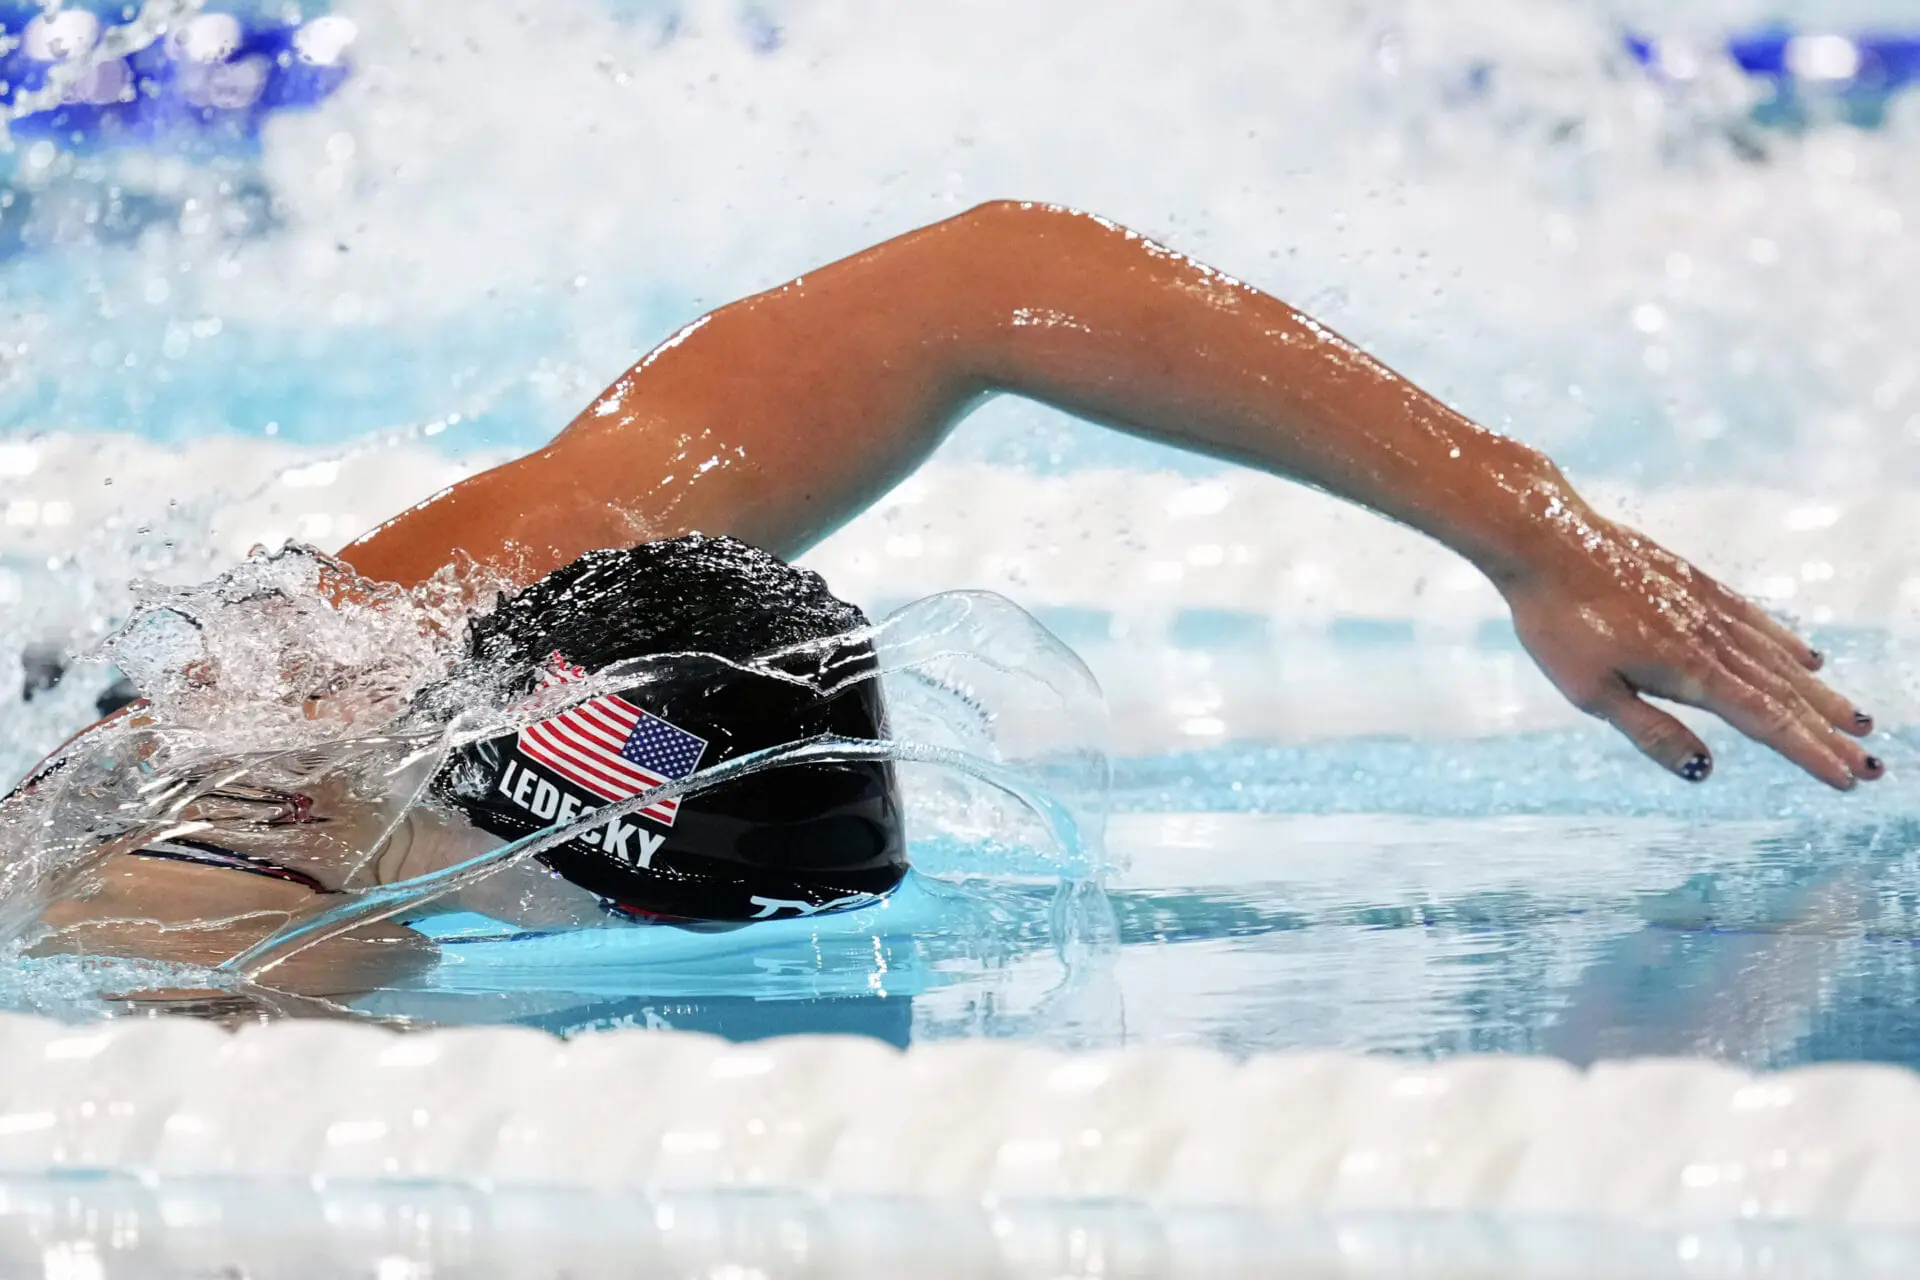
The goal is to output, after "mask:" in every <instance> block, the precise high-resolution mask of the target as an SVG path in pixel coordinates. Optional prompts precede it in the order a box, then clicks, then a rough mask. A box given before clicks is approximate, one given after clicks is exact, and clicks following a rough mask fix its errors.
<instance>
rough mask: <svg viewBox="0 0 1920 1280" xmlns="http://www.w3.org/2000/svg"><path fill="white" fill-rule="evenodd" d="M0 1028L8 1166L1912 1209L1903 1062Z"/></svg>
mask: <svg viewBox="0 0 1920 1280" xmlns="http://www.w3.org/2000/svg"><path fill="white" fill-rule="evenodd" d="M0 1049H3V1050H4V1052H0V1082H4V1093H5V1096H6V1099H7V1101H6V1107H5V1111H4V1114H0V1173H10V1174H35V1173H46V1172H51V1171H65V1172H120V1173H129V1174H136V1175H140V1176H143V1177H158V1178H170V1179H191V1178H208V1177H233V1176H243V1177H253V1178H275V1179H307V1178H314V1177H322V1178H326V1179H328V1180H344V1181H355V1180H373V1181H380V1180H391V1181H415V1182H420V1181H424V1182H458V1183H465V1184H480V1185H485V1186H492V1187H500V1188H511V1187H528V1186H564V1187H596V1188H643V1189H647V1190H651V1191H656V1192H676V1191H694V1190H712V1189H723V1188H725V1189H758V1190H791V1191H806V1192H809V1193H813V1194H819V1193H823V1192H825V1193H836V1194H858V1193H875V1194H884V1195H893V1196H901V1195H904V1196H931V1197H941V1198H951V1199H961V1200H971V1201H975V1202H978V1201H982V1200H994V1201H1019V1200H1039V1201H1048V1200H1064V1201H1079V1200H1089V1199H1094V1200H1111V1199H1121V1200H1127V1201H1135V1202H1142V1203H1148V1204H1153V1205H1158V1206H1162V1207H1179V1206H1222V1205H1225V1206H1254V1207H1260V1208H1263V1209H1268V1210H1319V1211H1349V1210H1368V1211H1381V1210H1436V1209H1444V1210H1465V1211H1475V1212H1488V1213H1495V1214H1503V1215H1551V1214H1568V1213H1577V1214H1585V1215H1594V1214H1598V1215H1601V1216H1604V1217H1609V1218H1614V1219H1620V1220H1630V1221H1636V1222H1649V1221H1653V1222H1701V1223H1712V1222H1723V1221H1735V1220H1739V1221H1750V1220H1755V1219H1762V1220H1816V1221H1832V1222H1849V1223H1898V1224H1909V1225H1910V1224H1915V1223H1920V1159H1917V1158H1916V1156H1915V1154H1914V1153H1915V1151H1916V1150H1920V1077H1916V1076H1915V1075H1914V1074H1913V1073H1911V1072H1908V1071H1904V1070H1898V1069H1893V1068H1887V1067H1878V1066H1822V1067H1810V1068H1803V1069H1800V1070H1795V1071H1788V1072H1780V1073H1760V1074H1755V1073H1750V1072H1745V1071H1741V1070H1737V1069H1735V1068H1732V1067H1728V1066H1724V1065H1719V1064H1715V1063H1711V1062H1706V1061H1699V1060H1682V1059H1645V1060H1636V1061H1624V1062H1605V1063H1601V1064H1599V1065H1598V1066H1596V1067H1594V1068H1592V1069H1591V1070H1588V1071H1585V1072H1582V1071H1577V1070H1575V1069H1574V1068H1572V1067H1569V1066H1567V1065H1566V1064H1564V1063H1562V1062H1559V1061H1556V1060H1553V1059H1546V1058H1530V1057H1524V1056H1499V1057H1475V1056H1465V1057H1457V1058H1450V1059H1445V1060H1442V1061H1439V1062H1426V1061H1418V1060H1405V1059H1396V1058H1386V1057H1361V1056H1355V1055H1342V1054H1332V1053H1313V1054H1303V1053H1296V1054H1281V1055H1272V1056H1265V1057H1256V1058H1252V1059H1248V1060H1245V1061H1238V1060H1234V1059H1231V1058H1227V1057H1225V1056H1223V1055H1220V1054H1217V1053H1213V1052H1211V1051H1204V1050H1198V1049H1144V1048H1143V1049H1128V1050H1119V1051H1109V1052H1103V1053H1078V1054H1074V1053H1061V1052H1055V1051H1051V1050H1046V1049H1041V1048H1037V1047H1033V1046H1029V1045H1019V1044H1010V1043H1003V1042H991V1041H974V1042H960V1043H950V1044H935V1045H927V1046H918V1047H915V1048H913V1049H911V1050H908V1051H907V1052H905V1053H901V1052H898V1051H896V1050H894V1049H891V1048H889V1047H887V1046H885V1045H882V1044H880V1043H879V1042H877V1041H872V1040H867V1039H862V1038H858V1037H834V1036H822V1037H798V1038H792V1039H784V1040H776V1041H766V1042H760V1043H755V1044H746V1045H742V1044H732V1043H729V1042H727V1041H724V1040H720V1039H717V1038H714V1037H710V1036H702V1035H694V1034H690V1033H684V1032H641V1031H615V1032H603V1033H598V1034H592V1035H585V1036H581V1037H579V1038H577V1039H575V1040H573V1041H570V1042H566V1041H560V1040H556V1039H553V1038H551V1037H549V1036H546V1035H545V1034H543V1033H539V1032H533V1031H526V1030H520V1029H499V1028H489V1029H466V1030H450V1031H430V1032H419V1033H414V1034H410V1035H406V1036H400V1035H396V1034H393V1033H390V1032H386V1031H382V1030H376V1029H373V1028H370V1027H367V1026H361V1025H353V1024H341V1023H304V1022H280V1023H274V1024H269V1025H254V1026H249V1027H247V1028H245V1029H244V1030H242V1031H240V1032H238V1033H235V1034H229V1033H226V1032H223V1031H220V1030H218V1029H216V1028H214V1027H212V1026H210V1025H208V1024H206V1023H202V1022H195V1021H191V1020H186V1019H155V1020H146V1019H139V1020H127V1021H119V1022H112V1023H108V1024H106V1025H104V1026H96V1027H88V1028H74V1027H69V1026H63V1025H61V1024H58V1023H54V1022H50V1021H46V1020H43V1019H37V1018H32V1017H28V1016H25V1015H15V1014H8V1015H3V1016H0ZM529 1081H537V1085H536V1087H528V1082H529ZM295 1098H297V1099H299V1104H298V1105H288V1103H287V1100H288V1099H295ZM903 1117H912V1118H913V1120H914V1122H913V1123H911V1124H903V1123H902V1122H901V1121H902V1118H903Z"/></svg>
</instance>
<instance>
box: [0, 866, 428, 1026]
mask: <svg viewBox="0 0 1920 1280" xmlns="http://www.w3.org/2000/svg"><path fill="white" fill-rule="evenodd" d="M315 900H316V899H315V897H314V895H313V894H312V893H311V892H310V891H309V890H307V889H304V888H301V887H300V886H299V885H295V884H288V883H286V882H285V881H280V880H272V879H268V878H266V877H264V876H253V875H245V874H242V873H240V872H236V871H231V870H223V869H220V868H216V867H203V866H195V865H192V864H190V863H181V862H169V861H163V860H160V859H155V858H141V857H135V856H133V855H130V854H124V853H121V854H112V855H110V856H108V857H107V858H105V859H104V860H103V861H102V863H101V866H100V867H99V869H98V871H97V873H96V875H95V876H94V877H93V883H92V884H90V885H89V886H88V889H87V891H86V892H85V893H83V894H80V895H77V896H70V897H63V898H60V899H59V900H57V901H55V902H53V903H51V904H49V905H48V907H47V909H46V910H45V911H44V912H42V914H41V920H42V922H43V923H44V924H46V925H47V927H48V928H47V932H46V934H45V935H43V936H42V937H41V938H40V939H39V940H38V941H37V942H36V943H35V944H34V946H33V948H32V949H31V951H30V952H29V954H32V955H54V954H78V955H90V956H102V955H106V956H127V957H130V958H133V959H139V960H162V961H171V962H174V963H178V964H195V965H203V966H206V967H208V968H212V967H214V966H216V965H219V964H222V963H224V962H225V961H227V960H229V959H231V958H232V957H234V956H237V955H239V954H240V953H241V952H243V951H245V950H247V948H249V947H251V946H253V945H254V944H255V943H257V942H261V941H263V940H264V939H266V938H267V937H269V936H270V935H271V934H273V932H274V931H275V930H277V929H279V928H280V927H281V926H282V925H284V924H286V922H287V921H288V920H289V919H290V918H291V917H293V916H294V915H296V914H298V913H299V912H302V911H304V910H306V909H308V908H309V907H310V906H311V905H312V904H313V902H314V901H315ZM434 954H435V953H434V948H433V944H432V943H431V942H429V941H428V940H427V939H426V938H424V937H422V936H421V935H420V934H417V933H415V932H414V931H413V930H411V929H407V928H404V927H402V926H400V925H396V924H391V923H386V922H381V923H376V924H369V925H363V926H361V927H360V928H357V929H354V930H352V931H350V932H348V933H345V934H342V935H340V936H338V937H335V938H330V939H328V940H327V941H325V942H322V943H319V944H317V945H315V946H312V947H309V948H307V949H306V950H305V951H301V952H297V953H295V954H294V955H293V956H291V957H290V958H288V959H287V961H286V962H285V963H283V964H280V965H278V966H276V967H275V968H274V969H272V970H271V971H269V973H268V974H267V976H266V978H265V981H266V982H267V983H268V984H270V985H271V987H272V988H273V989H275V990H279V991H285V992H290V993H293V994H297V995H304V996H318V997H346V996H352V995H358V994H361V993H364V992H368V991H374V990H377V989H378V988H380V987H382V986H387V985H390V984H392V983H393V982H396V981H399V980H400V979H402V978H404V977H407V976H410V975H412V974H415V973H418V972H419V971H420V970H422V969H424V968H425V967H427V966H428V965H430V964H432V963H433V959H434ZM194 994H207V993H205V992H199V993H195V992H185V991H177V990H176V991H164V992H163V991H149V992H142V993H138V995H139V997H140V998H145V999H162V998H166V999H181V998H184V997H187V996H190V995H194Z"/></svg>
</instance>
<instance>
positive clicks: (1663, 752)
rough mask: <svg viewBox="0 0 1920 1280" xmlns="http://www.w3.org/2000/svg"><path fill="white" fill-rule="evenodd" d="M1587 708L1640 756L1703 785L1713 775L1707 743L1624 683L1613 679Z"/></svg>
mask: <svg viewBox="0 0 1920 1280" xmlns="http://www.w3.org/2000/svg"><path fill="white" fill-rule="evenodd" d="M1587 709H1588V711H1589V712H1591V713H1592V714H1593V715H1595V716H1598V717H1599V718H1600V719H1602V720H1605V721H1606V722H1607V723H1608V724H1610V725H1612V726H1613V727H1614V728H1616V729H1618V730H1619V731H1620V732H1621V733H1623V734H1625V735H1626V736H1627V739H1628V741H1630V742H1632V743H1633V745H1634V746H1636V747H1638V748H1640V754H1642V755H1644V756H1646V757H1647V758H1648V759H1649V760H1652V761H1653V762H1654V763H1655V764H1658V765H1661V766H1663V767H1664V768H1666V769H1667V770H1669V771H1670V772H1673V773H1676V774H1679V775H1680V776H1681V777H1682V778H1685V779H1686V780H1687V781H1688V782H1703V781H1705V780H1706V777H1707V775H1708V774H1710V773H1712V772H1713V755H1712V753H1710V752H1709V751H1708V750H1707V744H1706V743H1704V742H1702V741H1700V739H1699V737H1698V736H1696V735H1695V734H1694V732H1693V730H1691V729H1689V728H1687V726H1686V725H1684V724H1681V723H1680V721H1679V720H1677V719H1675V718H1674V717H1673V716H1671V715H1668V714H1667V713H1666V712H1664V711H1662V710H1660V708H1658V707H1656V706H1654V705H1653V704H1651V703H1649V702H1647V701H1645V700H1644V699H1642V698H1641V697H1640V695H1639V694H1637V693H1635V692H1634V691H1633V689H1632V688H1631V687H1629V686H1628V684H1627V682H1626V681H1624V680H1615V681H1614V684H1613V687H1612V688H1610V689H1609V690H1608V691H1607V693H1606V694H1605V695H1604V696H1602V697H1601V698H1599V699H1598V700H1596V701H1595V702H1593V703H1592V704H1591V705H1589V707H1588V708H1587Z"/></svg>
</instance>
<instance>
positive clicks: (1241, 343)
mask: <svg viewBox="0 0 1920 1280" xmlns="http://www.w3.org/2000/svg"><path fill="white" fill-rule="evenodd" d="M971 216H973V217H974V218H975V219H976V220H977V221H978V223H979V226H978V228H977V230H976V232H975V234H976V235H978V236H980V237H981V239H982V241H983V244H982V246H981V247H980V248H979V249H978V250H976V253H977V255H978V258H979V261H980V263H981V270H980V271H978V272H976V273H974V274H973V276H972V278H973V280H974V281H975V282H976V283H975V284H974V286H973V288H974V298H973V301H974V302H975V303H976V304H977V305H979V306H980V307H981V309H982V313H983V314H982V315H981V317H980V319H979V323H981V324H982V325H983V326H984V330H985V333H986V335H987V336H986V337H985V338H984V339H983V340H982V341H981V342H980V350H981V351H982V353H983V354H984V356H985V358H984V360H983V361H982V364H981V367H980V369H979V375H980V376H981V377H982V378H983V379H984V380H985V381H986V382H987V383H988V384H989V385H990V386H991V387H993V388H994V389H1004V390H1007V391H1012V392H1017V393H1019V394H1022V395H1026V396H1031V397H1033V398H1035V399H1038V400H1043V401H1046V402H1048V403H1051V404H1055V405H1058V406H1060V407H1062V408H1065V409H1068V410H1070V411H1072V412H1074V413H1076V414H1079V415H1081V416H1083V417H1087V418H1092V419H1094V420H1096V421H1102V422H1105V423H1108V424H1109V425H1112V426H1115V427H1118V428H1120V429H1122V430H1126V431H1129V432H1132V433H1135V434H1139V435H1143V436H1147V437H1150V438H1153V439H1156V440H1162V441H1166V442H1168V443H1171V444H1176V445H1180V446H1182V447H1185V448H1189V449H1195V450H1198V451H1201V452H1205V453H1209V454H1213V455H1216V456H1220V457H1224V458H1228V459H1231V460H1233V461H1236V462H1241V463H1245V464H1248V465H1251V466H1255V467H1259V468H1261V469H1263V470H1267V471H1272V472H1276V473H1279V474H1282V475H1286V476H1290V477H1292V478H1294V479H1297V480H1302V481H1305V482H1307V483H1309V484H1313V485H1315V486H1317V487H1320V488H1322V489H1326V490H1328V491H1330V492H1333V493H1335V494H1338V495H1340V496H1342V497H1345V498H1349V499H1352V500H1354V501H1356V502H1359V503H1362V504H1364V505H1366V506H1368V507H1371V508H1373V509H1374V510H1376V511H1379V512H1382V513H1383V514H1386V515H1388V516H1391V517H1393V518H1395V519H1398V520H1401V521H1403V522H1405V523H1407V524H1409V525H1412V526H1414V527H1415V528H1418V529H1420V530H1422V531H1423V532H1425V533H1428V534H1430V535H1432V536H1434V537H1435V538H1438V539H1439V540H1440V541H1442V542H1444V543H1446V544H1447V545H1449V546H1451V547H1453V548H1454V549H1455V550H1457V551H1459V552H1461V553H1462V554H1464V555H1466V556H1467V557H1468V558H1469V559H1471V560H1473V561H1474V562H1475V563H1476V564H1478V565H1480V566H1481V567H1482V568H1483V569H1485V570H1486V571H1487V572H1489V573H1490V574H1491V575H1493V576H1494V577H1495V578H1496V579H1504V578H1506V577H1508V576H1510V575H1511V574H1512V573H1513V572H1514V571H1516V570H1517V569H1518V568H1519V567H1520V566H1521V564H1522V562H1523V561H1524V559H1525V556H1526V549H1527V548H1528V546H1529V544H1530V542H1531V541H1533V540H1536V539H1537V538H1538V533H1539V527H1540V525H1539V520H1540V517H1541V516H1543V515H1546V514H1549V513H1550V512H1551V511H1552V510H1553V509H1554V504H1556V503H1561V504H1564V503H1576V504H1577V503H1578V499H1577V498H1576V497H1574V496H1573V495H1572V494H1571V492H1570V491H1569V489H1568V488H1567V486H1566V484H1565V482H1564V480H1563V479H1562V478H1561V476H1560V474H1559V472H1558V470H1557V469H1556V468H1555V467H1554V466H1553V464H1552V463H1551V462H1550V461H1549V460H1548V459H1546V458H1545V457H1544V456H1542V455H1541V454H1539V453H1538V452H1536V451H1535V450H1533V449H1530V448H1528V447H1527V446H1525V445H1522V444H1520V443H1519V442H1517V441H1514V440H1511V439H1508V438H1507V437H1504V436H1501V435H1497V434H1495V433H1493V432H1490V431H1487V430H1486V429H1484V428H1482V427H1480V426H1477V425H1476V424H1474V423H1473V422H1472V421H1470V420H1468V419H1467V418H1465V417H1463V416H1462V415H1460V414H1459V413H1457V412H1455V411H1453V410H1452V409H1450V408H1448V407H1447V406H1446V405H1444V404H1442V403H1441V402H1440V401H1439V400H1437V399H1435V398H1434V397H1433V396H1431V395H1428V394H1427V393H1426V392H1424V391H1422V390H1420V389H1419V388H1418V387H1416V386H1414V385H1413V384H1412V383H1410V382H1408V381H1407V380H1406V379H1404V378H1402V377H1400V376H1399V375H1398V374H1396V373H1394V372H1393V371H1392V370H1391V369H1388V368H1387V367H1386V366H1385V365H1383V364H1381V363H1380V362H1379V361H1377V360H1375V359H1373V358H1372V357H1371V356H1369V355H1367V354H1366V353H1365V352H1363V351H1360V350H1358V349H1357V348H1355V347H1354V346H1353V345H1352V344H1350V343H1348V342H1347V341H1346V340H1344V339H1343V338H1341V337H1340V336H1339V335H1338V334H1335V333H1333V332H1332V331H1331V330H1329V329H1327V328H1326V327H1325V326H1323V325H1320V324H1319V323H1317V322H1316V321H1314V320H1312V319H1311V318H1309V317H1307V316H1304V315H1302V314H1301V313H1299V312H1298V311H1295V310H1294V309H1293V308H1292V307H1290V306H1288V305H1287V304H1286V303H1284V302H1282V301H1280V300H1279V299H1277V298H1274V297H1272V296H1270V295H1268V294H1264V293H1262V292H1260V291H1259V290H1257V289H1254V288H1252V287H1250V286H1248V285H1246V284H1243V283H1241V282H1239V281H1237V280H1234V279H1232V278H1231V277H1228V276H1224V275H1222V274H1220V273H1218V272H1216V271H1213V270H1210V269H1209V268H1207V267H1205V266H1202V265H1200V264H1198V263H1196V262H1193V261H1192V260H1190V259H1187V258H1185V257H1182V256H1180V255H1178V254H1175V253H1172V252H1170V251H1168V250H1166V249H1163V248H1161V247H1159V246H1157V245H1154V244H1152V243H1151V242H1149V241H1146V240H1143V239H1142V238H1140V237H1139V236H1137V235H1135V234H1133V233H1131V232H1128V231H1125V230H1123V229H1121V228H1118V227H1115V226H1113V225H1111V224H1109V223H1106V222H1104V221H1102V220H1099V219H1096V218H1090V217H1086V216H1084V215H1080V214H1074V213H1069V212H1066V211H1064V210H1053V209H1045V208H1040V207H1035V206H1018V205H1016V206H988V207H986V208H984V209H982V210H979V211H976V212H975V214H974V215H971Z"/></svg>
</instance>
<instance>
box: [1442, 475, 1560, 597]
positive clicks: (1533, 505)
mask: <svg viewBox="0 0 1920 1280" xmlns="http://www.w3.org/2000/svg"><path fill="white" fill-rule="evenodd" d="M1486 474H1487V477H1488V484H1487V487H1486V491H1485V492H1483V493H1481V494H1479V495H1476V500H1475V501H1474V502H1473V503H1472V504H1471V517H1470V519H1469V521H1467V522H1466V527H1465V528H1463V529H1462V530H1460V531H1459V532H1460V536H1459V537H1458V538H1456V539H1443V540H1444V541H1446V542H1447V543H1448V545H1450V546H1452V547H1453V549H1454V550H1455V551H1458V552H1459V553H1460V554H1461V555H1463V556H1465V557H1466V558H1467V559H1468V560H1469V561H1471V562H1472V563H1473V565H1474V567H1475V568H1477V569H1479V570H1480V572H1481V573H1483V574H1485V575H1486V576H1487V578H1488V579H1489V580H1490V581H1491V582H1492V583H1493V585H1494V586H1495V587H1497V588H1499V589H1500V590H1501V591H1502V592H1506V591H1509V590H1512V589H1514V588H1515V587H1518V586H1520V585H1523V584H1524V583H1526V582H1529V581H1532V580H1534V579H1535V578H1537V577H1538V576H1539V575H1540V574H1542V573H1543V572H1552V570H1553V566H1554V565H1556V564H1558V563H1559V562H1561V561H1562V560H1563V559H1564V558H1565V556H1566V555H1567V553H1568V551H1569V549H1575V550H1577V548H1578V545H1579V543H1580V539H1581V533H1582V531H1583V530H1589V529H1591V527H1592V524H1593V522H1594V521H1595V520H1596V519H1597V517H1596V516H1595V515H1594V513H1593V509H1592V508H1591V507H1589V506H1587V502H1586V499H1584V498H1582V497H1581V496H1580V494H1579V493H1578V491H1576V490H1575V489H1574V487H1573V485H1572V484H1571V483H1570V482H1569V481H1568V480H1567V478H1566V476H1565V475H1564V474H1563V473H1562V472H1561V470H1560V468H1559V467H1558V466H1557V465H1555V463H1554V461H1553V460H1552V459H1551V458H1549V457H1547V456H1546V455H1545V454H1543V453H1541V452H1539V451H1538V450H1536V449H1531V448H1528V447H1526V446H1524V445H1520V444H1518V443H1517V442H1513V449H1512V452H1511V454H1510V456H1508V457H1505V458H1502V459H1500V460H1499V461H1498V462H1497V463H1494V464H1493V465H1491V466H1489V468H1488V470H1487V472H1486Z"/></svg>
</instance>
